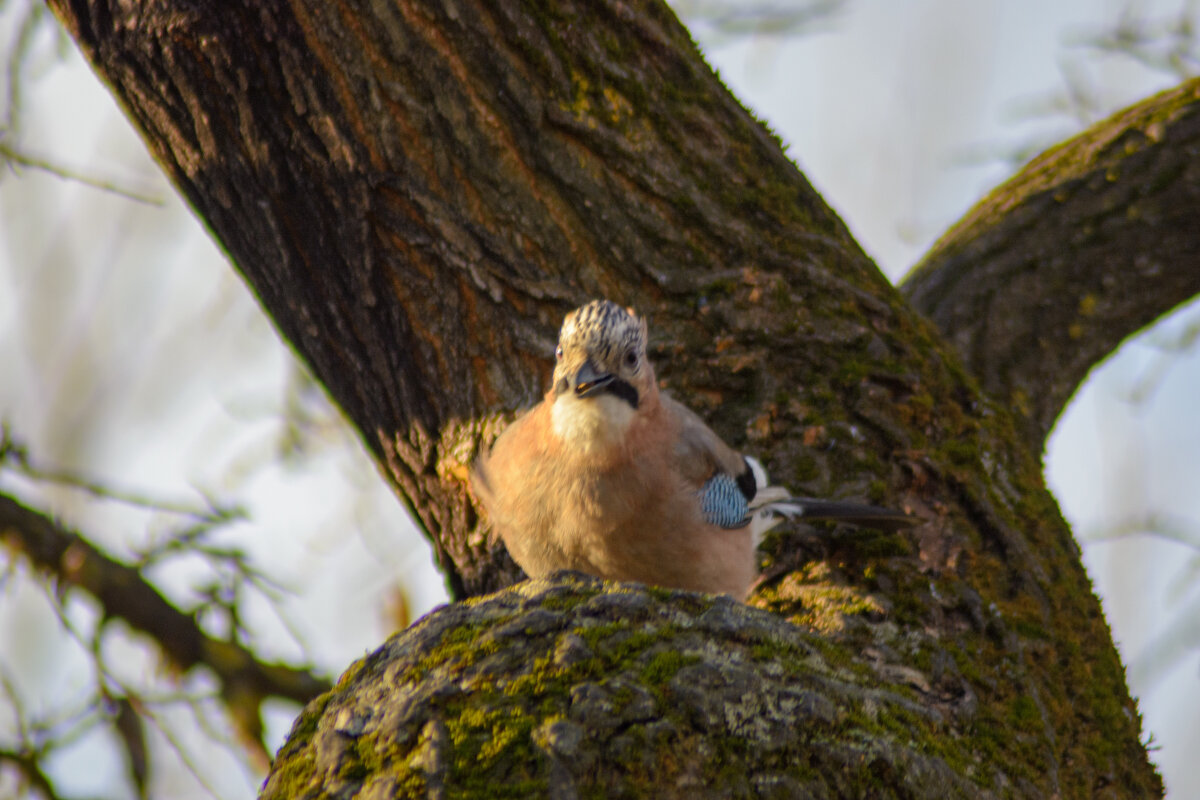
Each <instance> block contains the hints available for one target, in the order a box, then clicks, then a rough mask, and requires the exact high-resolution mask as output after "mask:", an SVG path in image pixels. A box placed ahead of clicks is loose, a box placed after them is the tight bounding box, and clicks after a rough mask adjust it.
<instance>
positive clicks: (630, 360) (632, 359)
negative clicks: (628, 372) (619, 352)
mask: <svg viewBox="0 0 1200 800" xmlns="http://www.w3.org/2000/svg"><path fill="white" fill-rule="evenodd" d="M637 363H638V354H637V350H630V351H629V352H628V353H626V354H625V366H627V367H630V368H633V367H636V366H637Z"/></svg>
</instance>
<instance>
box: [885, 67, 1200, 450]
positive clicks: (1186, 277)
mask: <svg viewBox="0 0 1200 800" xmlns="http://www.w3.org/2000/svg"><path fill="white" fill-rule="evenodd" d="M1197 100H1200V79H1195V80H1191V81H1188V82H1186V83H1184V84H1182V85H1181V86H1178V87H1176V88H1175V89H1172V90H1170V91H1166V92H1162V93H1161V94H1157V95H1155V96H1154V97H1151V98H1148V99H1147V100H1145V101H1144V102H1142V103H1139V104H1137V105H1135V106H1132V107H1131V108H1128V109H1125V110H1124V111H1121V112H1119V113H1117V114H1114V115H1113V116H1112V117H1110V118H1109V119H1107V120H1105V121H1103V122H1101V123H1098V124H1097V125H1095V126H1093V127H1092V128H1090V129H1089V130H1087V131H1085V132H1084V133H1082V134H1080V135H1079V136H1076V137H1075V138H1073V139H1071V140H1070V141H1067V142H1064V143H1063V144H1061V145H1059V146H1058V147H1055V148H1053V149H1051V150H1048V151H1047V152H1045V153H1043V154H1042V155H1041V156H1039V157H1038V158H1036V159H1034V160H1033V161H1032V162H1030V164H1029V165H1028V166H1026V167H1025V168H1024V169H1023V170H1021V172H1019V173H1018V174H1017V175H1016V176H1014V177H1013V178H1012V179H1011V180H1009V181H1008V182H1006V183H1005V184H1004V185H1002V186H1000V187H999V188H997V189H996V190H995V191H993V192H992V193H991V194H989V195H988V196H987V197H985V198H984V199H983V200H981V201H980V202H979V204H978V205H976V206H975V208H973V209H972V210H971V211H970V212H969V213H968V214H967V215H966V216H965V217H964V218H963V219H962V221H960V222H959V223H958V224H957V225H955V226H954V227H953V228H951V229H950V230H949V231H948V232H947V233H946V235H945V236H943V237H942V238H941V240H940V241H939V242H938V243H937V244H936V245H935V246H934V247H933V249H932V250H931V251H930V252H929V254H928V255H927V256H926V257H925V258H924V259H923V260H922V262H921V264H920V265H919V266H918V267H917V268H916V269H915V270H914V271H913V273H912V275H911V276H910V277H909V278H908V279H907V280H906V281H905V282H904V284H903V291H904V293H905V294H906V295H907V296H908V297H909V299H910V300H911V301H912V303H913V305H914V306H915V307H916V308H917V309H918V310H920V311H921V312H923V313H924V314H926V315H927V316H928V317H929V318H930V319H931V320H933V321H934V323H936V324H937V326H938V328H939V329H941V331H942V333H943V334H944V335H945V336H946V337H947V338H948V339H949V340H950V341H952V342H953V343H954V344H955V345H956V346H957V347H958V349H959V352H961V353H962V356H963V359H964V360H965V361H966V363H967V366H968V368H969V369H970V370H971V371H972V372H973V373H975V374H976V375H977V376H979V378H980V380H981V381H982V382H983V386H984V388H985V389H986V390H987V391H989V392H991V393H992V394H994V395H995V396H997V397H999V398H1002V399H1005V400H1007V401H1008V402H1009V403H1010V406H1011V408H1012V409H1013V410H1014V411H1015V412H1016V416H1017V418H1018V422H1019V424H1020V425H1021V426H1022V428H1023V430H1024V433H1025V437H1026V440H1027V441H1028V442H1029V444H1030V446H1032V447H1034V448H1035V449H1040V448H1041V447H1042V446H1043V444H1044V442H1045V440H1046V436H1047V435H1049V433H1050V429H1051V427H1052V426H1053V425H1054V421H1055V420H1056V419H1057V418H1058V415H1059V414H1060V413H1061V412H1062V410H1063V408H1064V407H1065V406H1066V404H1067V401H1068V400H1070V398H1071V395H1072V394H1074V392H1075V389H1076V388H1077V387H1078V386H1079V384H1080V383H1081V382H1082V381H1083V379H1084V377H1085V376H1086V375H1087V373H1088V371H1089V370H1090V369H1091V368H1092V367H1093V366H1095V365H1096V364H1097V363H1098V362H1100V361H1102V360H1103V359H1104V358H1106V357H1107V356H1108V355H1109V354H1110V353H1112V352H1113V351H1114V350H1115V349H1116V348H1117V345H1118V344H1119V343H1120V342H1121V341H1122V340H1124V339H1125V338H1126V337H1128V336H1130V335H1132V334H1134V333H1136V332H1137V331H1138V330H1140V329H1141V328H1143V327H1145V326H1146V325H1148V324H1150V323H1151V322H1153V321H1154V320H1155V319H1157V318H1158V317H1159V316H1161V315H1162V314H1165V313H1166V312H1168V311H1169V310H1171V309H1172V308H1174V307H1175V306H1177V305H1179V304H1180V303H1183V302H1185V301H1187V300H1189V299H1190V298H1192V297H1193V296H1195V295H1196V293H1197V292H1200V267H1198V266H1197V265H1200V158H1197V153H1198V152H1200V103H1197Z"/></svg>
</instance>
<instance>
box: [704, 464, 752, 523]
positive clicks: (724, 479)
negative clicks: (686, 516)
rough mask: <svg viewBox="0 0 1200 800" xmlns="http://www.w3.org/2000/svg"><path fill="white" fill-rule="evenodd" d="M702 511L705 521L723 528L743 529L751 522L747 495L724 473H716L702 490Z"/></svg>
mask: <svg viewBox="0 0 1200 800" xmlns="http://www.w3.org/2000/svg"><path fill="white" fill-rule="evenodd" d="M700 510H701V511H702V512H704V519H705V520H707V521H708V522H709V523H710V524H712V525H717V526H719V527H721V528H741V527H743V526H744V525H747V524H748V523H749V522H750V518H749V517H748V516H747V512H748V511H749V503H748V502H747V501H746V495H744V494H742V490H741V488H740V487H739V486H738V483H737V481H736V480H735V479H734V478H733V477H732V476H730V475H727V474H725V473H724V472H718V473H716V474H715V475H713V476H712V477H711V478H709V479H708V480H707V481H706V482H705V484H704V486H702V487H701V488H700Z"/></svg>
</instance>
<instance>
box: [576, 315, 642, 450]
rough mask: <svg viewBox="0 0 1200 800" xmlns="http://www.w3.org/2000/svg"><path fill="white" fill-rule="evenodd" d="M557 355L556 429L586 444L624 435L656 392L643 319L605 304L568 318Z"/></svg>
mask: <svg viewBox="0 0 1200 800" xmlns="http://www.w3.org/2000/svg"><path fill="white" fill-rule="evenodd" d="M555 357H556V358H557V363H556V364H555V367H554V388H553V395H554V420H555V428H556V430H557V431H558V433H559V434H560V436H563V437H564V438H573V439H578V440H580V441H581V442H582V443H583V444H584V445H587V444H588V443H589V442H603V441H606V440H611V439H613V438H614V437H617V436H620V435H623V434H624V432H625V429H626V428H627V427H628V424H629V422H630V421H631V420H632V418H633V415H634V413H636V412H637V410H638V409H639V408H640V407H642V405H643V404H644V403H645V402H646V400H647V399H648V398H649V397H650V396H651V394H652V393H653V392H655V391H656V389H657V387H656V386H655V383H654V369H653V367H651V366H650V363H649V361H647V360H646V321H645V320H644V319H642V318H640V317H638V316H637V315H636V314H634V313H633V311H632V310H627V309H624V308H621V306H619V305H617V304H616V303H613V302H610V301H608V300H593V301H592V302H590V303H588V304H587V305H585V306H581V307H580V308H577V309H575V310H574V311H572V312H571V313H569V314H567V316H566V319H564V320H563V325H562V330H561V331H560V332H559V335H558V349H557V350H556V351H555Z"/></svg>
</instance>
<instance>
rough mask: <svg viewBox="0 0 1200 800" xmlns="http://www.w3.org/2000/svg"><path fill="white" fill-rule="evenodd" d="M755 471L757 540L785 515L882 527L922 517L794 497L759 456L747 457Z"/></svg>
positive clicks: (911, 522)
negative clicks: (771, 478) (772, 478)
mask: <svg viewBox="0 0 1200 800" xmlns="http://www.w3.org/2000/svg"><path fill="white" fill-rule="evenodd" d="M746 463H747V464H749V465H750V469H751V470H753V472H754V479H755V481H756V482H757V484H758V491H757V493H756V494H755V495H754V499H753V500H752V501H751V502H750V512H751V513H752V514H753V517H752V519H751V521H750V531H751V533H752V534H753V535H754V540H755V542H758V541H760V540H761V538H762V536H763V534H765V533H766V532H767V531H769V530H770V529H771V528H773V527H775V526H776V525H778V524H779V523H780V522H781V521H782V520H784V519H801V518H802V519H830V520H837V521H839V522H847V523H850V524H851V525H858V526H859V527H863V528H874V529H875V530H880V531H889V532H890V531H898V530H901V529H903V528H911V527H912V526H914V525H916V524H917V523H918V522H919V521H920V520H918V519H916V518H915V517H911V516H909V515H907V514H905V513H903V512H901V511H896V510H895V509H891V508H883V507H882V506H872V505H867V504H866V503H852V502H847V501H843V500H818V499H816V498H812V497H792V496H791V494H790V493H789V492H788V491H787V489H785V488H784V487H782V486H769V485H768V479H767V471H766V470H765V469H764V468H763V466H762V464H760V463H759V462H758V460H757V459H755V458H751V457H749V456H747V457H746Z"/></svg>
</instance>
